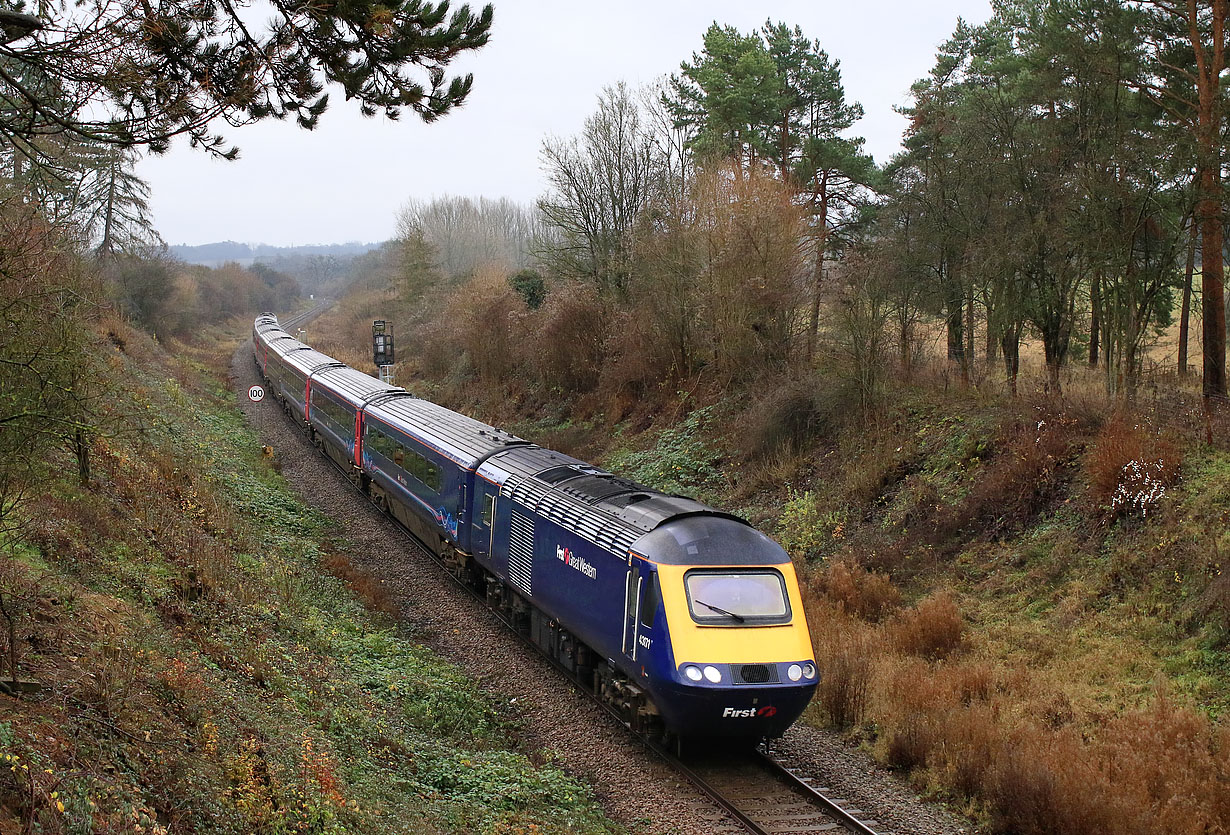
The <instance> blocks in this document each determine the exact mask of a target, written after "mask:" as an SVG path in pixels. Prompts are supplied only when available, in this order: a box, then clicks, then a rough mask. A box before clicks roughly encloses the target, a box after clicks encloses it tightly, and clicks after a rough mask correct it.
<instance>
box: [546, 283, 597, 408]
mask: <svg viewBox="0 0 1230 835" xmlns="http://www.w3.org/2000/svg"><path fill="white" fill-rule="evenodd" d="M532 321H533V323H534V325H535V326H536V328H537V335H536V338H535V339H534V340H533V346H532V348H529V350H530V351H532V354H531V356H530V357H529V360H530V363H531V364H532V365H533V367H534V369H535V370H536V371H537V372H538V376H539V378H540V379H541V380H542V381H543V383H544V384H545V385H546V386H547V388H550V389H557V390H561V391H564V392H569V393H574V394H583V393H587V392H590V391H592V390H593V389H594V387H595V386H596V385H597V384H598V378H599V375H600V373H601V371H602V364H603V359H604V356H605V353H604V351H603V346H604V343H605V342H606V336H607V324H608V319H607V312H606V309H605V306H604V305H603V303H602V299H601V298H599V296H598V291H597V290H596V289H594V288H593V287H592V286H590V285H587V284H581V283H579V282H569V283H567V284H565V285H563V286H561V287H559V288H557V289H555V290H553V291H552V292H551V294H550V295H549V296H547V300H546V303H545V304H543V306H542V309H541V310H539V311H537V313H536V314H535V317H534V319H533V320H532Z"/></svg>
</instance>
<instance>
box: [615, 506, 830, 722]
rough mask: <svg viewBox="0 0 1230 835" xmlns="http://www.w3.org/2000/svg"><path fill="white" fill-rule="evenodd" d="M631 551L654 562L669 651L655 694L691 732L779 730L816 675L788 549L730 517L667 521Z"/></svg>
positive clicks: (803, 703)
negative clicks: (787, 552) (786, 550)
mask: <svg viewBox="0 0 1230 835" xmlns="http://www.w3.org/2000/svg"><path fill="white" fill-rule="evenodd" d="M634 550H635V552H636V553H638V554H642V555H644V557H645V558H646V559H647V560H648V561H651V562H652V563H654V564H655V569H656V573H657V582H658V586H659V588H660V589H661V591H660V594H661V598H662V609H663V613H664V615H665V618H664V620H665V621H666V623H665V630H664V631H665V632H666V633H667V634H668V635H669V637H668V638H667V640H668V641H669V646H670V650H671V651H670V658H669V659H666V658H661V660H662V661H663V662H665V663H663V665H662V667H661V668H659V670H657V673H658V675H657V676H656V677H655V679H656V680H655V685H656V686H655V690H657V691H658V692H657V693H655V702H656V704H657V705H658V707H659V709H660V710H661V711H662V714H663V716H662V718H663V720H664V723H665V725H666V727H668V728H670V729H671V730H672V731H673V732H674V733H675V734H676V735H678V736H681V737H687V738H694V739H745V740H749V741H752V740H757V739H762V738H765V737H776V736H780V735H781V734H782V733H784V732H785V730H786V729H787V728H788V727H789V726H790V725H791V723H793V722H794V720H795V719H797V718H798V717H799V715H800V714H801V713H802V712H803V710H804V708H806V707H807V703H808V702H809V701H810V700H811V697H812V694H813V692H814V691H815V689H816V685H817V684H818V682H819V670H818V669H817V666H816V661H815V657H814V655H813V652H812V646H811V636H810V633H809V632H808V629H807V621H806V618H805V617H804V614H803V601H802V596H801V595H800V593H799V585H798V580H797V578H796V576H795V572H794V566H793V564H792V563H791V562H790V557H789V555H787V554H786V552H785V551H784V550H783V549H782V548H781V546H779V545H778V544H777V543H775V542H773V540H771V539H769V538H768V537H767V536H765V535H764V534H762V533H760V532H759V531H757V530H755V529H754V528H751V527H749V526H748V525H746V524H745V523H743V522H741V521H738V520H736V519H733V518H730V517H725V516H719V515H708V514H704V515H696V516H687V517H683V518H679V519H674V520H671V521H670V522H667V523H666V524H664V525H662V526H661V527H659V528H658V529H657V530H655V531H653V532H652V533H650V534H648V535H646V536H645V537H643V538H642V539H641V540H640V541H639V542H638V543H637V545H636V547H635V549H634Z"/></svg>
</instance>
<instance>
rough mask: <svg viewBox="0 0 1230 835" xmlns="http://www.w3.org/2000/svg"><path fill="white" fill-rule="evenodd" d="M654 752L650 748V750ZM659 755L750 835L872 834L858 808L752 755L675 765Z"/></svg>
mask: <svg viewBox="0 0 1230 835" xmlns="http://www.w3.org/2000/svg"><path fill="white" fill-rule="evenodd" d="M655 750H656V749H655ZM659 753H660V754H661V755H662V756H664V757H666V758H667V760H668V761H669V762H670V763H671V764H672V765H673V766H674V767H675V769H676V770H677V771H679V772H680V773H681V774H683V775H684V776H685V777H687V778H688V780H689V781H691V782H692V783H693V784H694V785H695V786H697V787H698V788H700V789H701V790H702V791H704V792H705V793H706V794H708V795H709V796H710V797H711V798H713V800H714V802H715V803H717V804H718V805H719V806H720V807H721V808H722V809H724V810H725V811H726V812H727V813H728V814H729V815H730V816H731V817H733V818H734V819H735V820H736V821H738V822H739V824H740V825H741V826H742V827H743V828H744V829H746V830H747V831H748V832H751V833H754V835H805V834H807V835H810V833H820V832H840V831H841V830H845V831H847V832H852V833H857V835H877V830H876V829H874V828H873V827H874V826H876V825H877V824H876V822H875V821H874V820H863V819H862V818H861V817H860V816H861V815H863V814H864V812H863V811H862V810H861V809H857V808H854V807H853V806H851V804H850V803H849V801H847V800H845V799H844V798H837V797H830V796H829V790H828V789H827V788H824V787H822V786H817V785H816V784H815V783H814V781H813V780H812V779H811V778H810V777H807V776H805V775H802V774H800V773H798V772H797V771H795V770H794V769H791V768H790V767H788V766H786V765H785V764H784V763H782V762H781V761H779V760H778V759H777V758H776V757H775V756H774V755H773V753H772V752H771V750H770V751H765V750H760V749H757V750H754V751H747V752H743V753H731V752H729V751H726V752H721V753H716V754H709V755H698V756H695V757H689V758H686V759H685V760H681V759H679V758H677V757H675V756H674V755H672V754H670V753H669V752H662V751H659Z"/></svg>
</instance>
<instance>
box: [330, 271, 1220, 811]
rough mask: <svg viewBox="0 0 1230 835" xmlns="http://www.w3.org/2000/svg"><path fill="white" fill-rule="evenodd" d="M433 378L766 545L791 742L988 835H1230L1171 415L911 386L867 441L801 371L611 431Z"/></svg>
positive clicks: (509, 425) (1190, 461)
mask: <svg viewBox="0 0 1230 835" xmlns="http://www.w3.org/2000/svg"><path fill="white" fill-rule="evenodd" d="M390 304H391V302H389V301H388V300H387V299H385V298H383V297H380V296H379V294H371V293H368V294H359V295H356V296H352V297H350V298H348V299H346V300H344V302H343V304H342V305H341V306H339V308H338V309H337V310H336V311H334V312H333V313H332V314H331V315H330V316H329V317H326V319H325V320H322V321H321V322H320V323H318V324H317V325H316V326H315V330H316V333H317V336H318V337H321V338H320V339H319V340H318V341H319V342H321V343H322V344H324V345H326V346H327V348H326V349H327V350H334V351H335V352H343V353H344V352H347V351H348V352H349V353H348V355H347V357H346V358H348V359H350V360H353V361H357V362H360V363H362V362H365V361H366V360H365V358H364V357H363V355H362V353H361V352H360V351H359V350H357V347H358V346H365V345H366V344H367V342H366V340H367V339H369V338H370V337H369V336H367V335H366V333H365V331H364V328H365V327H369V326H370V323H369V320H370V319H371V318H390V314H389V312H388V311H390V310H391V309H392V308H390V307H389V305H390ZM407 315H409V314H407ZM402 344H403V351H404V348H405V347H406V343H405V342H404V341H403V343H402ZM542 350H548V349H547V348H543V349H542ZM411 353H412V354H413V352H411ZM403 358H404V359H405V358H407V355H406V354H405V353H403ZM437 365H438V363H432V362H430V361H428V362H419V363H416V362H413V361H411V362H409V363H407V364H406V366H405V367H404V369H403V370H401V371H400V372H399V373H400V375H401V376H400V377H399V382H401V383H402V384H404V385H409V386H410V387H411V388H412V389H414V390H415V391H417V392H418V393H421V394H423V395H424V396H429V397H433V398H435V399H438V400H439V401H440V402H442V403H444V404H445V405H450V406H452V407H454V408H458V409H460V410H462V411H466V412H469V413H471V414H474V415H476V416H478V417H480V418H482V419H485V420H487V421H489V422H493V423H497V425H502V426H503V427H504V428H506V429H509V430H510V431H513V432H516V433H518V434H521V435H522V436H524V437H527V438H530V439H532V440H535V441H537V442H539V443H544V444H546V445H548V446H553V447H555V448H558V449H562V450H563V451H565V452H569V453H572V454H575V455H578V456H579V457H582V458H585V459H587V460H592V461H596V462H598V463H601V464H604V465H606V466H608V467H609V468H611V469H613V470H615V471H617V472H620V473H623V474H625V475H628V476H630V477H632V478H635V479H637V480H640V481H643V482H645V483H648V484H651V485H653V486H656V487H659V488H661V489H664V490H667V491H671V492H676V491H677V492H685V493H690V494H692V495H696V496H698V497H699V498H701V499H703V500H705V501H709V502H711V503H713V504H715V505H717V506H719V507H724V508H729V509H732V510H735V511H737V512H739V513H741V514H743V515H744V516H746V517H747V518H749V519H751V520H752V521H753V522H754V523H756V524H757V525H759V526H760V527H761V528H762V529H764V530H765V531H767V532H768V533H770V534H772V535H774V536H776V537H777V538H778V539H779V540H780V541H781V542H782V543H783V544H784V545H785V546H786V547H787V548H788V549H789V550H790V551H791V553H792V554H793V555H794V557H795V560H796V562H797V565H798V567H799V570H800V576H801V579H802V582H803V585H804V589H805V594H806V596H807V604H808V615H809V621H810V623H811V626H812V631H813V638H814V641H815V645H816V653H817V657H818V658H819V659H820V661H821V665H822V668H823V669H824V670H825V676H824V679H823V682H822V687H821V689H820V691H819V693H818V696H817V699H816V700H815V702H814V703H813V705H812V707H811V708H810V709H809V713H808V714H807V716H806V720H807V721H811V722H814V723H816V724H819V725H823V726H829V727H835V728H838V729H841V730H843V731H844V732H845V733H847V734H848V735H849V736H850V737H851V738H852V739H853V740H856V741H858V742H860V743H861V744H863V745H865V746H866V747H867V748H868V749H869V750H871V751H872V752H873V753H874V754H875V755H876V756H877V757H878V758H880V759H881V761H883V762H885V763H887V764H889V765H891V766H893V767H894V768H897V769H899V770H901V771H902V772H903V773H908V774H910V775H911V778H912V779H913V780H914V781H915V782H916V784H917V785H918V786H919V787H920V788H922V789H923V790H924V791H926V792H928V793H930V794H932V795H933V796H936V797H939V798H943V799H946V800H948V801H950V802H952V803H953V804H954V805H956V806H958V807H960V808H963V809H964V810H965V811H966V812H967V813H968V814H970V815H971V816H973V817H974V818H975V819H977V820H980V821H981V822H983V823H984V824H985V825H986V827H987V828H988V829H990V830H992V831H994V832H997V833H1037V835H1043V834H1044V833H1046V834H1047V835H1054V833H1071V835H1086V833H1089V835H1092V833H1107V832H1113V833H1140V835H1149V834H1150V833H1156V832H1160V831H1167V832H1184V833H1186V832H1190V833H1211V832H1230V792H1227V791H1226V789H1225V787H1226V786H1227V785H1230V730H1228V729H1227V724H1226V716H1227V712H1228V710H1230V695H1228V694H1230V564H1228V563H1227V560H1228V559H1230V556H1228V555H1230V452H1227V438H1226V426H1225V425H1224V422H1223V425H1221V426H1220V428H1217V431H1215V432H1214V436H1215V439H1216V442H1215V443H1214V444H1213V445H1208V444H1207V443H1205V441H1204V438H1205V434H1206V426H1205V425H1204V424H1203V422H1202V420H1201V418H1200V416H1199V413H1198V409H1196V410H1194V409H1193V408H1192V404H1193V403H1198V398H1194V396H1193V394H1192V392H1190V391H1189V390H1186V389H1184V388H1182V387H1179V386H1175V385H1173V384H1171V386H1170V387H1165V386H1164V387H1163V388H1162V389H1159V390H1157V391H1153V392H1151V393H1148V394H1143V393H1142V396H1141V397H1140V399H1139V400H1138V402H1137V403H1136V405H1134V406H1131V407H1127V406H1125V405H1124V404H1123V403H1122V402H1115V401H1112V400H1108V399H1107V398H1105V397H1104V396H1103V395H1102V393H1101V381H1100V379H1099V378H1098V377H1097V375H1096V374H1093V373H1091V374H1090V378H1089V379H1087V380H1086V379H1082V378H1081V375H1080V373H1079V372H1078V371H1077V370H1073V371H1072V375H1071V376H1070V377H1069V379H1068V382H1067V390H1068V394H1067V395H1066V396H1065V397H1062V398H1052V397H1046V396H1045V395H1042V394H1023V395H1022V396H1021V397H1019V398H1016V399H1012V398H1008V397H1006V396H1005V395H1003V394H1000V393H997V392H995V391H992V389H993V387H992V386H983V387H982V388H981V389H978V390H975V389H969V390H962V389H959V388H956V387H953V386H951V385H950V380H949V378H948V375H947V374H945V373H944V372H943V370H942V369H937V370H936V371H935V372H934V373H933V374H930V375H929V374H928V372H927V369H926V368H922V369H920V370H919V373H917V374H916V376H915V378H914V382H913V383H906V382H903V381H900V380H898V381H895V382H893V383H892V384H891V386H890V391H889V392H888V393H887V395H886V396H884V397H883V398H882V399H881V401H880V406H879V407H878V408H877V409H876V411H875V413H874V414H872V415H869V416H867V415H864V414H863V412H862V410H861V409H860V406H859V403H858V400H857V398H855V397H852V396H850V394H849V387H848V386H846V385H844V384H843V382H842V380H841V378H840V375H837V374H834V373H831V372H829V373H826V372H824V371H816V372H814V373H813V374H811V375H810V376H806V377H804V378H802V379H793V380H790V379H786V380H780V381H773V382H769V383H767V384H766V385H764V386H760V387H757V389H756V390H755V392H754V393H750V392H749V393H747V394H746V395H745V396H742V397H731V396H729V393H728V392H723V391H708V392H706V390H705V387H704V385H703V384H701V383H698V382H696V381H694V382H693V383H690V384H688V386H687V388H688V389H689V390H690V393H687V394H685V393H680V394H678V395H672V394H671V393H670V392H664V391H656V392H651V393H650V394H649V395H648V396H647V398H646V403H647V404H648V405H643V406H639V407H638V406H634V407H632V408H630V409H629V408H627V407H626V406H625V405H623V404H619V405H615V404H611V409H610V410H609V411H610V413H618V414H621V415H624V416H625V417H624V418H623V419H620V420H614V419H611V418H610V417H609V414H608V412H607V410H606V409H605V408H604V406H603V402H602V401H601V400H600V399H598V398H596V397H595V396H593V395H587V396H584V397H581V398H576V397H572V398H569V397H566V396H560V393H552V392H541V391H538V392H536V391H533V390H530V389H529V387H528V384H527V383H526V382H525V381H522V380H516V379H503V378H500V379H498V380H486V379H484V378H481V377H476V376H475V374H474V373H473V369H470V371H469V372H468V373H467V372H466V369H467V363H466V362H464V361H462V362H456V363H454V364H452V365H451V366H449V367H448V368H449V371H448V372H447V373H445V374H438V373H434V371H435V369H436V366H437ZM683 387H684V386H676V388H683ZM1031 388H1032V387H1031V385H1030V382H1029V381H1028V380H1023V381H1022V384H1021V390H1022V392H1029V391H1030V390H1031ZM1039 388H1040V386H1039ZM671 391H674V389H671ZM651 401H652V402H651Z"/></svg>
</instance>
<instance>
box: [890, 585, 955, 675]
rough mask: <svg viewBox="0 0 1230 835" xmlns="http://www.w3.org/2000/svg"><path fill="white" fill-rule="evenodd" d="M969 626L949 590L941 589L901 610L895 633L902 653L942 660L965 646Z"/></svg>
mask: <svg viewBox="0 0 1230 835" xmlns="http://www.w3.org/2000/svg"><path fill="white" fill-rule="evenodd" d="M965 629H966V625H965V621H964V620H963V619H962V618H961V613H960V612H959V611H958V610H957V604H956V602H955V601H954V600H953V599H952V597H951V596H950V595H949V594H948V593H947V592H939V593H937V594H934V595H931V596H930V597H927V598H924V599H923V600H922V601H920V602H919V603H918V605H917V606H915V607H914V608H913V609H909V610H907V611H904V612H902V613H900V614H899V615H898V616H897V619H896V620H895V621H894V623H893V624H892V629H891V634H892V638H893V643H894V644H895V645H896V647H897V648H898V649H899V650H900V651H901V652H904V653H907V654H909V655H917V656H919V657H922V658H930V659H936V660H938V659H942V658H947V657H948V656H950V655H952V654H953V653H954V652H956V651H957V650H958V649H960V648H961V646H962V644H963V643H964V640H965Z"/></svg>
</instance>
